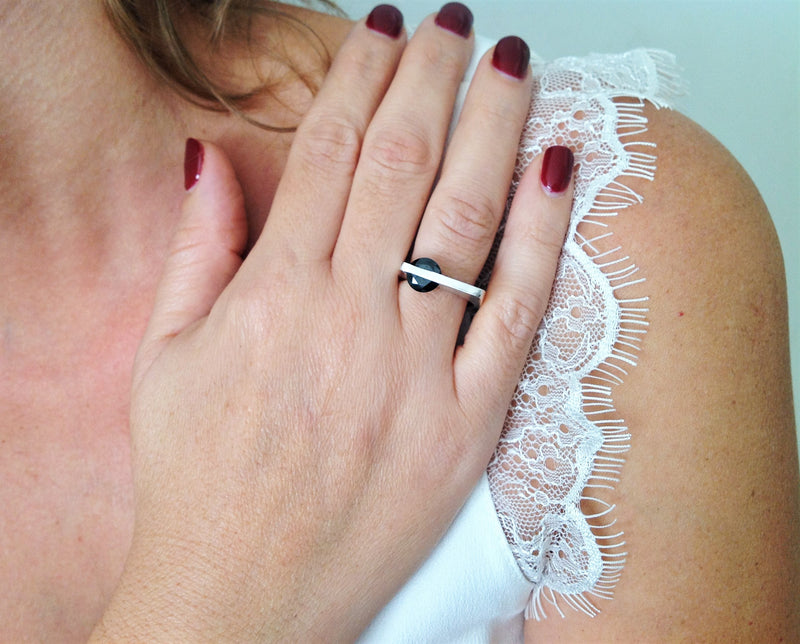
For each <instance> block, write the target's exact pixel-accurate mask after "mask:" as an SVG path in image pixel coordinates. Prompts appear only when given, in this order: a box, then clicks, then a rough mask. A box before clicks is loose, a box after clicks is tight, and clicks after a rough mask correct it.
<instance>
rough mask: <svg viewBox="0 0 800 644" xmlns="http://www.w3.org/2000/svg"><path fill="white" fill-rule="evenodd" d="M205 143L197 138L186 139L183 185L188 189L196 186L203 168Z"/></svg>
mask: <svg viewBox="0 0 800 644" xmlns="http://www.w3.org/2000/svg"><path fill="white" fill-rule="evenodd" d="M204 155H205V150H204V149H203V144H202V143H200V141H198V140H197V139H186V152H185V153H184V155H183V186H184V188H186V190H191V189H192V188H194V186H195V184H196V183H197V182H198V181H199V180H200V172H201V171H202V170H203V156H204Z"/></svg>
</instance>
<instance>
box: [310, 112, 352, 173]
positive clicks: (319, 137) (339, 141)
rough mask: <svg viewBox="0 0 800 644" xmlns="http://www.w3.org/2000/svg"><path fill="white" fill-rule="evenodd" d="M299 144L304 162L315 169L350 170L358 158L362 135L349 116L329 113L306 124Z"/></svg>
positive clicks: (326, 171)
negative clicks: (329, 114)
mask: <svg viewBox="0 0 800 644" xmlns="http://www.w3.org/2000/svg"><path fill="white" fill-rule="evenodd" d="M297 143H298V146H299V147H300V150H301V152H300V153H301V155H302V157H303V161H304V163H305V164H306V165H307V166H310V167H312V168H313V169H314V170H315V171H322V172H325V173H331V172H332V173H336V174H338V173H341V172H347V173H350V172H352V170H353V168H355V166H356V163H357V161H358V155H359V151H360V149H361V134H360V130H359V128H358V126H357V125H356V124H355V123H353V122H351V121H350V120H348V119H347V118H346V117H344V116H342V115H337V116H325V117H321V118H318V119H315V120H314V121H313V122H311V123H308V124H306V126H305V127H304V128H303V130H302V132H301V133H300V135H299V136H298V142H297Z"/></svg>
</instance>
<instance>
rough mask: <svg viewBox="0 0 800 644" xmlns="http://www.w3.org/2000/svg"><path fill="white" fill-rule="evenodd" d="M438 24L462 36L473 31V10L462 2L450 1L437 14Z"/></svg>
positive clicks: (467, 35)
mask: <svg viewBox="0 0 800 644" xmlns="http://www.w3.org/2000/svg"><path fill="white" fill-rule="evenodd" d="M435 22H436V24H437V25H439V26H440V27H441V28H442V29H447V31H452V32H453V33H454V34H458V35H459V36H461V37H462V38H469V35H470V34H471V33H472V12H471V11H470V10H469V9H467V8H466V7H465V6H464V5H463V4H461V3H460V2H448V3H447V4H446V5H444V6H443V7H442V8H441V9H439V13H438V14H437V15H436V20H435Z"/></svg>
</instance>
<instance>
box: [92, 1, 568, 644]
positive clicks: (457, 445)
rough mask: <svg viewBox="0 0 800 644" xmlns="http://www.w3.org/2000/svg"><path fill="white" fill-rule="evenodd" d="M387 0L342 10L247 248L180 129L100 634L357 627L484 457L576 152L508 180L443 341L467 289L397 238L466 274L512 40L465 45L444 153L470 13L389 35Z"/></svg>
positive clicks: (510, 159)
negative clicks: (485, 284)
mask: <svg viewBox="0 0 800 644" xmlns="http://www.w3.org/2000/svg"><path fill="white" fill-rule="evenodd" d="M395 11H396V10H392V9H390V8H379V9H376V11H374V12H373V14H371V16H370V18H369V19H368V21H367V22H366V23H365V22H364V21H362V22H360V23H358V24H357V25H356V26H355V27H354V28H353V31H352V33H351V35H350V36H349V38H348V40H347V41H346V42H345V43H344V45H343V47H342V49H341V52H340V53H339V55H338V56H337V58H336V60H335V61H334V63H333V66H332V68H331V70H330V73H329V76H328V78H327V79H326V82H325V84H324V86H323V88H322V89H321V91H320V93H319V96H318V98H317V99H316V100H315V102H314V104H313V106H312V108H311V110H310V112H309V113H308V115H307V116H306V118H305V119H304V121H303V123H302V125H301V127H300V128H299V130H298V132H297V134H296V138H295V141H294V144H293V147H292V150H291V153H290V157H289V160H288V164H287V167H286V172H285V175H284V177H283V179H282V181H281V184H280V186H279V188H278V192H277V194H276V196H275V199H274V202H273V207H272V209H271V212H270V215H269V218H268V220H267V222H266V225H265V228H264V231H263V234H262V235H261V238H260V239H259V241H258V242H257V244H256V245H255V247H254V248H253V250H252V251H251V252H250V253H249V255H248V256H247V259H246V260H245V261H243V262H242V260H241V259H240V256H241V253H242V252H243V250H244V247H245V243H246V224H245V214H244V209H243V199H242V194H241V190H240V188H239V185H238V183H237V181H236V177H235V176H234V174H233V170H232V169H231V166H230V164H229V163H228V161H227V159H226V157H225V156H224V154H223V153H222V152H221V151H220V150H219V149H218V148H217V147H215V146H214V145H212V144H210V143H204V144H197V143H195V142H191V143H190V144H189V145H188V146H187V153H188V156H187V172H188V177H187V179H188V185H192V184H194V185H192V188H191V191H190V192H189V194H188V195H187V198H186V201H185V206H184V212H183V219H182V223H181V225H180V227H179V231H178V233H177V235H176V237H175V240H174V243H173V247H172V252H171V254H170V257H169V259H168V262H167V265H166V268H165V270H164V275H163V278H162V282H161V285H160V287H159V292H158V296H157V301H156V305H155V309H154V312H153V315H152V319H151V321H150V325H149V327H148V330H147V332H146V335H145V338H144V339H143V341H142V344H141V347H140V350H139V354H138V356H137V361H136V367H135V374H134V388H133V399H132V414H131V432H132V437H133V447H134V472H135V474H134V476H135V489H136V523H135V530H134V540H133V545H132V549H131V552H130V556H129V559H128V562H127V565H126V569H125V573H124V575H123V578H122V581H121V584H120V586H119V588H118V590H117V593H116V595H115V597H114V600H113V601H112V604H111V606H110V608H109V610H108V611H107V613H106V615H105V617H104V620H103V622H102V623H101V625H100V626H99V627H98V629H97V631H96V633H95V636H96V637H97V638H103V637H110V638H112V639H118V638H123V639H131V638H132V639H143V640H165V641H177V640H181V641H183V640H186V639H192V638H202V639H213V640H219V639H243V640H248V641H251V640H255V639H268V640H276V639H285V640H287V641H311V640H325V641H338V640H344V639H353V638H355V637H356V636H357V635H358V633H359V632H360V631H361V630H362V629H363V628H364V627H365V626H366V625H367V624H368V623H369V621H370V619H371V618H372V617H373V616H374V615H375V613H376V612H377V611H378V610H380V608H381V607H382V606H383V605H384V604H385V603H386V602H387V601H388V600H389V599H390V597H391V596H392V594H393V593H394V592H395V591H396V590H397V589H398V587H399V586H400V585H401V584H402V583H403V582H404V581H405V580H406V579H407V578H408V577H409V576H410V575H411V574H412V573H413V571H414V569H415V568H416V567H417V566H418V565H419V564H420V563H421V561H422V560H423V559H424V558H425V556H426V555H427V554H428V552H429V551H430V550H431V549H432V548H433V547H434V545H435V544H436V542H437V540H438V538H439V537H440V536H441V534H442V533H443V531H444V530H446V529H447V527H448V525H449V523H450V521H451V520H452V518H453V517H454V515H455V514H456V512H457V511H458V509H459V507H460V506H461V504H462V503H463V501H464V500H465V498H466V497H467V495H468V493H469V491H470V490H471V488H472V487H473V485H474V484H475V482H476V481H477V479H478V477H479V476H480V474H481V472H482V470H483V469H484V467H485V466H486V463H487V462H488V459H489V457H490V455H491V452H492V449H493V447H494V445H495V444H496V442H497V439H498V436H499V433H500V429H501V427H502V424H503V418H504V414H505V410H506V408H507V405H508V402H509V400H510V398H511V395H512V393H513V390H514V385H515V383H516V381H517V377H518V374H519V370H520V368H521V365H522V363H523V361H524V358H525V355H526V353H527V350H528V348H529V346H530V343H531V341H532V338H533V334H534V332H535V330H536V328H537V326H538V324H539V322H540V319H541V316H542V314H543V312H544V307H545V304H546V302H547V299H548V297H549V293H550V286H551V284H552V280H553V275H554V271H555V267H556V263H557V259H558V255H559V251H560V247H561V244H562V242H563V237H564V233H565V230H566V226H567V222H568V213H569V208H570V202H571V187H570V179H569V176H570V172H571V159H570V158H569V155H568V154H559V153H558V152H557V153H555V154H551V155H549V157H548V160H547V162H546V167H545V171H544V172H543V173H541V175H540V172H541V167H542V161H541V160H539V161H537V162H536V163H534V164H532V166H531V170H530V171H529V172H528V173H527V175H526V176H525V177H524V178H523V179H522V181H521V184H520V187H519V190H518V192H517V195H516V198H515V200H514V203H513V205H512V208H511V212H510V215H509V218H508V222H507V225H506V229H505V236H504V241H503V243H502V245H501V247H500V252H499V255H498V257H497V260H496V263H495V268H494V272H493V275H492V280H491V283H490V285H489V288H488V292H487V295H486V298H485V300H484V303H483V305H482V306H481V308H480V310H479V311H478V312H477V314H476V315H475V318H474V320H473V322H472V326H471V328H470V329H469V332H468V333H467V335H466V338H465V341H464V343H463V345H462V346H459V347H458V348H456V344H457V342H456V339H457V335H458V331H459V324H460V322H461V319H462V316H463V314H464V308H465V302H464V300H463V299H462V298H460V297H458V296H457V295H454V294H453V293H450V292H446V291H445V290H444V289H441V288H440V289H437V290H435V291H433V292H430V293H419V292H416V291H414V290H412V289H411V287H410V286H409V285H408V284H407V283H406V282H405V281H401V280H400V279H399V278H398V269H399V267H400V264H401V262H402V261H403V260H404V259H405V258H406V256H407V255H408V253H409V249H410V248H412V246H413V252H412V253H411V256H412V257H413V258H418V257H421V256H427V257H432V258H434V259H435V260H436V261H437V262H438V263H439V265H440V266H441V267H442V272H443V273H444V274H446V275H449V276H452V277H454V278H456V279H459V280H462V281H466V282H473V281H474V280H475V279H476V278H477V276H478V273H479V271H480V270H481V267H482V266H483V264H484V261H485V259H486V256H487V253H488V252H489V249H490V246H491V243H492V240H493V238H494V235H495V231H496V229H497V226H498V223H499V221H500V218H501V215H502V213H503V210H504V206H505V202H506V195H507V192H508V189H509V184H510V180H511V176H512V172H513V169H514V162H515V158H516V149H517V142H518V139H519V135H520V131H521V127H522V125H523V123H524V119H525V115H526V113H527V108H528V105H529V101H530V91H531V81H530V72H529V70H528V55H527V47H525V46H524V44H523V43H522V42H521V41H519V40H518V39H505V40H504V41H502V42H501V43H500V44H499V45H498V46H497V48H496V49H495V50H494V51H493V52H490V53H489V54H488V55H487V56H486V57H484V59H483V60H482V61H481V62H480V65H479V67H478V70H477V73H476V75H475V79H474V81H473V83H472V87H471V90H470V93H469V96H468V98H467V101H466V104H465V107H464V109H463V112H462V114H461V117H460V120H459V123H458V127H457V129H456V131H455V133H454V136H453V139H452V141H451V143H450V145H449V149H448V152H447V155H446V156H444V161H443V164H442V165H441V168H440V162H442V158H443V147H444V143H445V138H446V135H447V132H448V126H449V122H450V119H451V112H452V109H453V104H454V100H455V96H456V92H457V90H458V86H459V82H460V80H461V78H462V76H463V74H464V71H465V69H466V66H467V63H468V61H469V57H470V52H471V47H472V37H471V35H470V33H469V32H470V24H471V23H468V22H466V23H465V22H464V20H466V18H467V17H468V16H467V15H466V14H464V13H463V11H462V8H460V7H459V6H455V7H453V6H451V7H450V8H448V9H446V10H444V12H443V14H440V16H439V17H438V19H437V20H434V18H432V17H431V18H429V19H428V20H426V21H425V22H423V24H422V25H421V26H420V27H419V29H418V30H417V33H416V34H415V35H414V37H413V38H412V39H411V41H410V42H409V43H408V44H407V46H406V41H405V38H406V37H405V33H404V32H403V31H402V23H401V18H400V17H399V14H396V13H394V12H395ZM446 12H449V13H446ZM458 12H461V13H458ZM462 19H463V20H462ZM368 25H369V26H368ZM441 25H443V26H441ZM458 31H461V32H462V33H464V32H466V34H467V35H466V36H464V35H461V34H460V33H457V32H458ZM562 152H563V151H562ZM559 162H560V165H559ZM440 169H441V174H440V176H439V180H438V183H437V184H436V187H435V189H433V192H431V189H432V186H433V185H434V180H435V179H436V178H437V173H438V171H439V170H440ZM540 176H544V177H547V179H546V182H549V183H550V185H551V188H554V189H555V191H553V190H548V189H546V188H545V187H544V185H543V184H542V183H541V181H540Z"/></svg>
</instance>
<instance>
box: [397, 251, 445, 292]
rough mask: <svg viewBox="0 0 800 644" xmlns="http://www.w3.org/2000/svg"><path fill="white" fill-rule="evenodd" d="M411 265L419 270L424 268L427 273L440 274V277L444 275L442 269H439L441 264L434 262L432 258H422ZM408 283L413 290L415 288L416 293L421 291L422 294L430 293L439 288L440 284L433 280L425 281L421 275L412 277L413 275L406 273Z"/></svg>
mask: <svg viewBox="0 0 800 644" xmlns="http://www.w3.org/2000/svg"><path fill="white" fill-rule="evenodd" d="M411 264H412V265H413V266H416V267H417V268H424V269H425V270H426V271H433V272H434V273H439V274H440V275H441V274H442V269H441V268H439V264H437V263H436V262H435V261H433V260H432V259H431V258H430V257H420V258H419V259H415V260H414V261H413V262H411ZM406 281H407V282H408V285H409V286H410V287H411V288H413V289H414V290H415V291H419V292H420V293H430V292H431V291H432V290H433V289H435V288H436V287H437V286H439V284H438V283H436V282H434V281H433V280H428V279H425V278H424V277H420V276H419V275H412V274H411V273H406Z"/></svg>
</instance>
